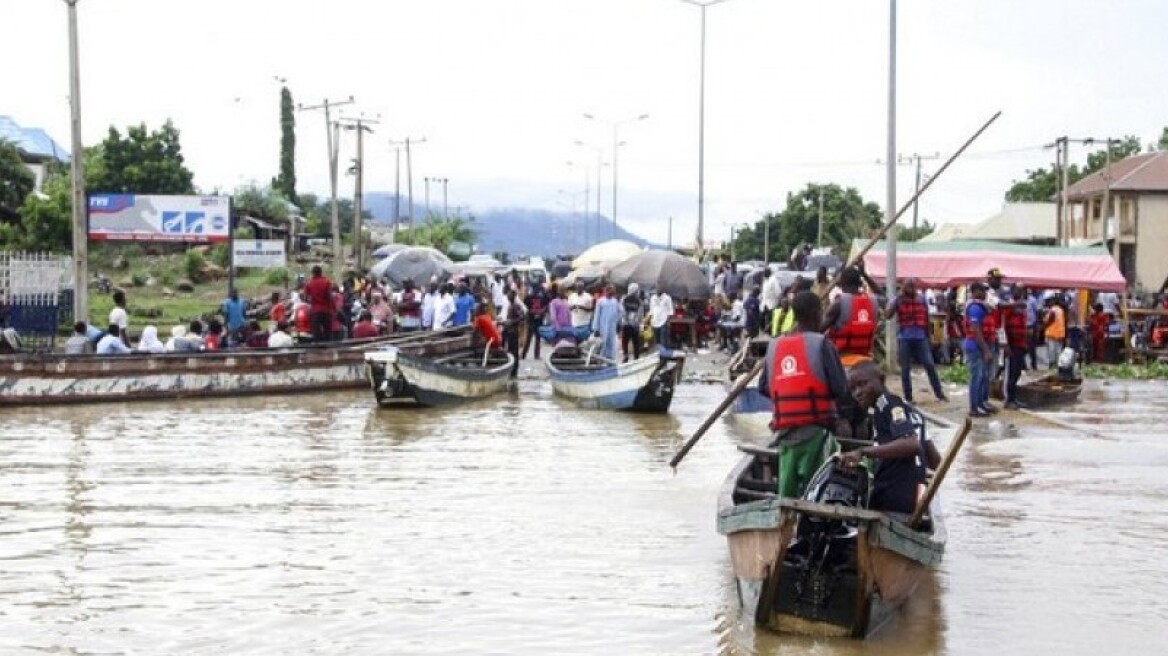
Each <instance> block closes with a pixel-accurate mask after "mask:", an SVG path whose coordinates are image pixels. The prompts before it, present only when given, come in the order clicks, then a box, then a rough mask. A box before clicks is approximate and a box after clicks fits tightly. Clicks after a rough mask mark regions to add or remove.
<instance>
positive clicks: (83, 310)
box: [65, 0, 89, 322]
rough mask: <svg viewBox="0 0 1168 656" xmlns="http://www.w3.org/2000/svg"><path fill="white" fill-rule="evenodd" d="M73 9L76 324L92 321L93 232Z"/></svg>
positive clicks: (72, 11)
mask: <svg viewBox="0 0 1168 656" xmlns="http://www.w3.org/2000/svg"><path fill="white" fill-rule="evenodd" d="M65 4H66V5H68V6H69V9H68V11H67V14H68V19H69V132H70V135H71V137H70V138H71V140H72V141H71V145H70V148H71V149H72V151H73V152H72V153H70V155H69V173H70V177H71V178H72V179H73V320H74V321H85V322H88V321H89V231H88V229H87V225H86V221H85V217H86V214H87V212H88V210H89V203H88V201H87V200H86V197H85V169H84V167H83V165H84V162H85V153H84V152H83V148H82V146H81V62H80V58H79V56H78V47H77V0H65Z"/></svg>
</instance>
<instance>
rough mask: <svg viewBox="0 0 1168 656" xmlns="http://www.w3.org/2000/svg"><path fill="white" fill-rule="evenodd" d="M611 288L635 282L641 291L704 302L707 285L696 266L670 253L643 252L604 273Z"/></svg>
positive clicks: (686, 259) (705, 279)
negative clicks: (663, 293) (611, 284)
mask: <svg viewBox="0 0 1168 656" xmlns="http://www.w3.org/2000/svg"><path fill="white" fill-rule="evenodd" d="M608 278H609V280H611V281H612V282H613V284H616V285H620V286H621V287H627V286H628V284H629V283H632V282H635V283H637V284H638V285H640V286H641V287H642V288H645V289H655V290H657V291H663V292H665V293H667V294H669V295H670V296H672V297H673V298H676V299H683V298H688V299H690V300H705V299H707V298H709V297H710V282H709V280H708V279H707V278H706V274H705V273H704V272H703V271H702V270H701V268H700V267H698V265H697V264H695V263H694V262H693V260H690V259H688V258H685V257H682V256H681V255H678V254H677V253H674V252H673V251H645V252H643V253H638V254H637V255H634V256H632V257H630V258H629V259H627V260H625V261H624V262H621V263H620V264H618V265H616V266H615V267H613V268H612V270H611V271H609V272H608Z"/></svg>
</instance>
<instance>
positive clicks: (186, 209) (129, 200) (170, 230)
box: [89, 194, 231, 243]
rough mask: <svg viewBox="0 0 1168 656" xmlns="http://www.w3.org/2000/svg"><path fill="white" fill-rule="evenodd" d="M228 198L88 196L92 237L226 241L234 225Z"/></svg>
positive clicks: (124, 195)
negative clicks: (232, 224)
mask: <svg viewBox="0 0 1168 656" xmlns="http://www.w3.org/2000/svg"><path fill="white" fill-rule="evenodd" d="M230 217H231V199H230V198H229V197H227V196H135V195H133V194H93V195H92V196H90V197H89V238H90V239H94V240H111V241H182V242H194V243H207V242H219V241H227V238H228V236H229V235H228V231H229V230H230V225H231V220H230Z"/></svg>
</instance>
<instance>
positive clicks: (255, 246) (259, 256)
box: [234, 239, 288, 269]
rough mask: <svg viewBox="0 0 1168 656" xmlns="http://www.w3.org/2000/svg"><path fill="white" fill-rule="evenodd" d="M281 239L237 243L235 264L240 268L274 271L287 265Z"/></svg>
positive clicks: (249, 240) (248, 240) (250, 240)
mask: <svg viewBox="0 0 1168 656" xmlns="http://www.w3.org/2000/svg"><path fill="white" fill-rule="evenodd" d="M287 261H288V260H287V258H286V257H285V255H284V241H283V240H281V239H271V240H258V239H247V240H242V241H236V242H235V260H234V264H235V266H236V267H239V268H253V269H274V268H276V267H282V266H284V265H285V264H286V263H287Z"/></svg>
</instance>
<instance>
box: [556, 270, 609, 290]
mask: <svg viewBox="0 0 1168 656" xmlns="http://www.w3.org/2000/svg"><path fill="white" fill-rule="evenodd" d="M606 275H608V267H603V266H597V265H589V266H584V267H580V268H579V269H573V270H572V271H571V273H569V274H568V275H566V276H564V277H563V279H561V280H560V284H561V285H563V286H565V287H574V286H575V285H576V283H578V282H582V283H584V284H585V285H586V286H587V285H592V284H593V283H595V282H596V281H598V280H600V279H601V278H603V277H605V276H606Z"/></svg>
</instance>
